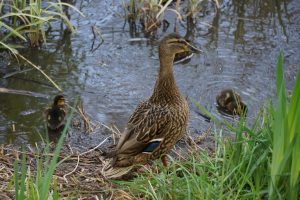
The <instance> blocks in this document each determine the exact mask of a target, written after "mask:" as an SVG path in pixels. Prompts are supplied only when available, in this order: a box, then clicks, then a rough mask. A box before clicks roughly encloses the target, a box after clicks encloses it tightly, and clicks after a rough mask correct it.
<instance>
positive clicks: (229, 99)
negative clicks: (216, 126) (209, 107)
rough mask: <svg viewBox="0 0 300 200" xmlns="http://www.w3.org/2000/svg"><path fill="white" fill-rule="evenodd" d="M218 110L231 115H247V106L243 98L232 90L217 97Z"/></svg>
mask: <svg viewBox="0 0 300 200" xmlns="http://www.w3.org/2000/svg"><path fill="white" fill-rule="evenodd" d="M216 101H217V104H218V109H220V110H221V111H223V112H225V113H227V114H230V115H242V114H244V113H245V114H246V112H247V106H246V104H244V103H243V101H242V98H241V96H240V95H239V94H238V93H237V92H235V91H234V90H232V89H225V90H222V91H221V92H220V93H219V94H218V95H217V97H216Z"/></svg>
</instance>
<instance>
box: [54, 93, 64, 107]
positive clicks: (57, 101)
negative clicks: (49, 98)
mask: <svg viewBox="0 0 300 200" xmlns="http://www.w3.org/2000/svg"><path fill="white" fill-rule="evenodd" d="M53 105H54V106H59V107H63V106H65V98H64V96H63V95H57V96H55V97H54V100H53Z"/></svg>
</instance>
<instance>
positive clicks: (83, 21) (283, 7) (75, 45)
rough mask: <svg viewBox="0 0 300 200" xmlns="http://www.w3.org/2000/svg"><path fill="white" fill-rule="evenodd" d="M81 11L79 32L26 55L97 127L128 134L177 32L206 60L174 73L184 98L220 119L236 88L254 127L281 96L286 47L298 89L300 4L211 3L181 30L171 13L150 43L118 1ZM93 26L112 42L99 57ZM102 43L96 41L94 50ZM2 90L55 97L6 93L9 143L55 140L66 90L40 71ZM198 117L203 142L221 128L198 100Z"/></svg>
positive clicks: (1, 112) (4, 135) (8, 68)
mask: <svg viewBox="0 0 300 200" xmlns="http://www.w3.org/2000/svg"><path fill="white" fill-rule="evenodd" d="M75 5H76V6H77V7H79V8H80V10H81V11H82V12H83V13H84V14H85V16H86V17H85V18H82V17H79V16H78V15H77V14H72V12H71V19H72V22H73V23H74V25H75V26H77V32H76V33H75V34H73V35H71V34H69V33H68V32H67V31H62V30H61V29H60V25H57V30H54V32H53V33H51V35H50V38H49V40H48V43H47V46H46V45H44V46H43V47H42V48H40V49H30V48H28V49H27V48H26V49H24V50H22V51H21V52H22V54H23V55H24V56H26V57H27V58H29V59H30V60H31V61H32V62H34V63H35V64H37V65H40V66H41V67H42V69H43V70H44V71H45V72H46V73H47V74H48V75H49V76H51V77H52V78H53V79H54V80H55V82H56V83H58V84H59V85H60V86H61V87H62V88H63V90H64V93H65V95H66V98H67V99H68V100H69V102H70V104H72V102H73V101H74V100H75V99H76V97H77V96H79V97H80V98H81V99H82V100H83V104H84V107H85V109H86V112H87V113H88V114H89V116H90V117H91V119H93V120H96V121H100V122H101V123H104V124H106V125H111V124H114V125H116V126H117V127H118V128H119V129H120V130H123V128H124V126H125V124H126V122H127V120H128V117H129V115H130V114H131V113H132V111H133V109H134V108H135V106H136V105H137V104H138V102H139V101H141V100H143V99H145V98H147V97H148V96H150V95H151V92H152V89H153V86H154V83H155V79H156V75H157V70H158V65H159V61H158V55H157V42H156V41H157V40H158V39H160V38H162V37H163V36H164V35H166V34H167V33H170V32H173V31H174V29H175V27H176V29H177V30H178V31H179V33H180V34H181V35H183V36H186V37H188V38H189V39H190V40H191V41H192V43H193V44H195V45H196V46H198V47H200V48H201V49H202V50H203V52H204V53H203V54H201V55H195V56H194V57H193V58H192V59H191V61H190V62H189V63H187V64H178V65H176V66H175V67H174V70H175V76H176V81H177V85H178V87H179V88H180V90H181V91H182V93H183V94H184V95H186V96H187V97H188V98H190V99H194V100H195V101H198V102H199V103H200V104H201V105H202V106H204V107H205V108H207V109H208V110H209V111H211V112H212V113H213V114H215V115H218V112H217V110H216V108H215V96H216V95H217V94H218V92H219V91H220V90H222V89H225V88H233V89H235V90H236V91H238V92H239V93H240V94H241V96H242V98H243V100H244V101H245V103H246V104H247V105H248V108H249V113H248V116H247V117H248V120H249V121H250V122H251V120H253V118H254V117H255V116H256V114H257V112H259V109H260V107H261V106H262V105H263V104H264V103H265V102H266V101H267V100H268V99H270V98H273V97H274V96H275V64H276V59H277V55H278V52H279V50H280V49H281V50H282V51H283V52H284V56H285V63H284V64H285V77H286V82H287V86H288V88H289V89H291V88H292V86H293V83H294V80H295V76H296V73H297V72H298V70H299V68H300V67H299V66H300V58H299V56H298V55H299V53H300V50H299V46H300V42H299V38H300V37H299V36H300V2H299V1H297V0H290V1H287V0H275V1H274V0H268V1H266V0H250V1H246V0H244V1H241V0H239V1H237V0H227V1H224V3H223V4H222V6H221V11H220V12H219V13H216V12H215V10H214V9H213V7H212V6H210V4H204V5H203V6H202V7H203V12H201V13H199V14H197V15H196V16H195V20H193V21H192V22H191V21H188V20H186V19H185V21H183V22H180V23H179V22H177V23H176V22H175V15H174V13H172V12H167V13H166V19H167V20H168V21H169V23H170V25H169V27H168V28H167V29H166V30H163V29H162V28H160V29H159V30H158V31H157V32H156V33H155V34H154V35H152V36H151V37H150V38H149V40H148V41H145V40H142V41H140V42H131V41H129V40H130V39H131V38H144V37H146V36H148V34H146V35H145V33H144V32H143V31H142V27H141V26H140V25H139V22H138V21H137V22H136V24H135V25H136V26H133V25H132V24H131V25H130V24H129V23H128V22H126V20H124V18H122V17H121V16H120V15H123V13H124V12H123V8H122V6H121V5H119V4H118V3H117V2H116V1H113V3H112V2H110V1H90V2H88V1H77V2H76V4H75ZM175 24H176V25H175ZM92 26H97V27H98V28H99V29H100V30H101V32H102V36H103V38H104V42H103V44H101V45H100V47H99V48H98V49H96V50H95V51H91V48H92V43H93V34H92V31H91V27H92ZM99 43H100V41H99V40H96V41H95V44H94V46H97V44H99ZM0 57H1V59H2V61H1V63H0V65H1V66H0V77H3V76H4V75H6V74H8V73H11V72H14V71H16V70H19V69H26V68H30V67H29V66H27V65H25V64H24V63H22V62H21V63H18V62H16V61H15V60H14V59H13V58H11V59H9V58H8V57H7V55H6V54H4V53H3V54H1V55H0ZM0 86H1V87H5V88H13V89H19V90H29V91H34V92H38V93H42V94H45V95H48V96H49V98H37V97H30V96H19V95H13V94H0V102H1V108H0V143H20V142H29V143H33V142H35V141H39V140H40V135H39V134H41V135H44V133H45V131H44V123H43V110H44V108H45V107H46V106H47V105H48V104H49V103H50V102H51V99H52V98H53V96H54V95H56V94H57V90H56V89H55V88H54V87H53V86H51V84H49V82H48V81H47V80H46V79H45V78H44V77H43V76H42V75H41V74H40V73H39V72H37V71H36V70H31V71H28V72H26V73H22V74H19V75H15V76H12V77H10V78H0ZM190 109H191V117H190V132H191V133H192V134H201V132H203V131H205V130H206V129H207V128H208V126H210V125H211V124H209V123H207V122H205V120H204V119H203V118H202V117H201V116H200V115H199V114H197V112H198V109H197V108H196V107H195V106H194V105H193V103H192V102H191V101H190ZM12 124H14V126H15V129H16V130H15V131H12ZM100 135H101V133H100ZM95 137H96V140H93V139H91V138H93V136H88V137H80V141H84V140H86V141H91V140H92V141H94V142H96V143H97V142H98V140H100V139H101V137H100V136H99V135H97V136H95ZM80 141H78V142H80Z"/></svg>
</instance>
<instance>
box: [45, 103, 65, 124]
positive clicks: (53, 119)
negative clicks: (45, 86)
mask: <svg viewBox="0 0 300 200" xmlns="http://www.w3.org/2000/svg"><path fill="white" fill-rule="evenodd" d="M45 115H46V120H47V126H48V128H50V129H52V130H56V129H58V128H60V127H61V126H62V125H63V124H64V119H65V116H66V111H65V110H64V109H63V108H61V107H58V106H52V107H50V108H47V109H46V111H45Z"/></svg>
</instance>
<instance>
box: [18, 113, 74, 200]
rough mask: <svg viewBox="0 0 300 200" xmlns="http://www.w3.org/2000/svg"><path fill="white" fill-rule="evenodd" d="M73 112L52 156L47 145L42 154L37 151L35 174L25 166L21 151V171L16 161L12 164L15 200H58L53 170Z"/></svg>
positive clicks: (24, 158) (24, 155) (24, 156)
mask: <svg viewBox="0 0 300 200" xmlns="http://www.w3.org/2000/svg"><path fill="white" fill-rule="evenodd" d="M72 115H73V111H72V113H71V114H70V116H69V117H68V120H67V123H66V125H65V128H64V130H63V131H62V135H61V137H60V139H59V141H58V143H57V144H56V148H55V150H54V153H53V156H50V154H49V149H50V148H49V144H47V145H46V147H45V149H44V151H43V152H39V151H37V156H36V158H35V161H36V172H35V173H33V172H32V170H30V168H29V167H28V166H27V163H26V154H25V151H24V150H23V153H22V160H21V163H20V164H21V170H19V166H18V165H19V164H18V161H17V160H16V161H15V162H14V184H15V198H16V199H17V200H23V199H32V200H38V199H53V200H58V199H59V195H58V187H57V181H56V179H55V178H54V177H53V173H54V170H55V168H56V167H57V161H58V156H59V152H60V150H61V147H62V144H63V141H64V138H65V136H66V133H67V130H68V127H69V126H70V123H71V119H72Z"/></svg>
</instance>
